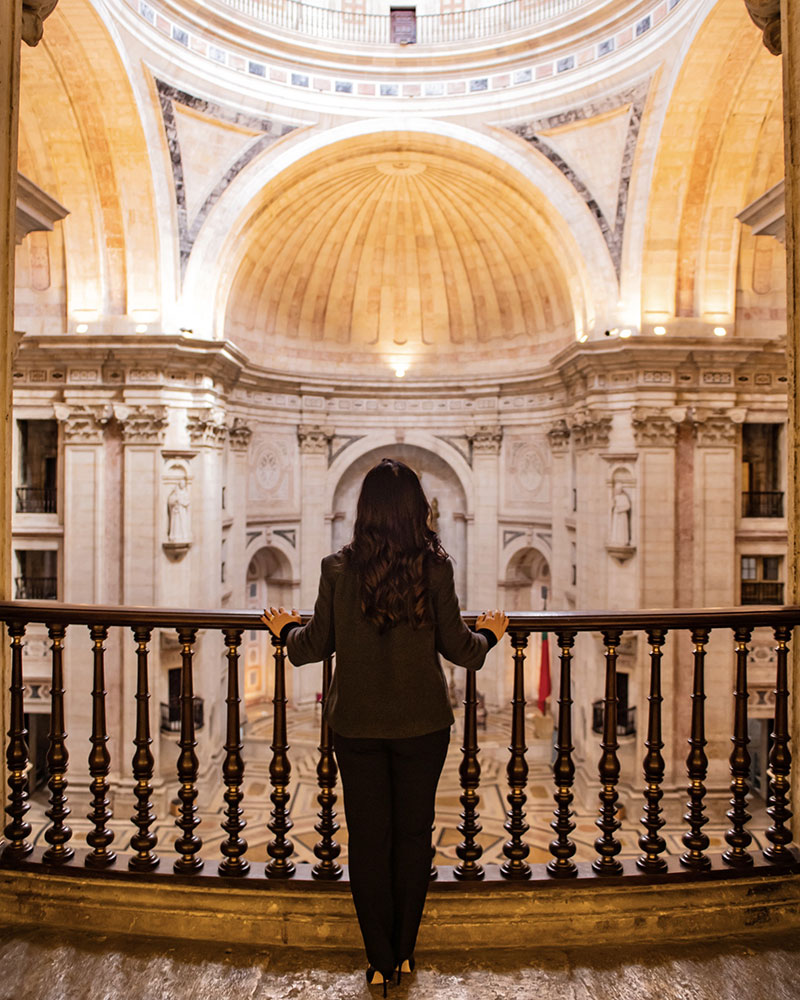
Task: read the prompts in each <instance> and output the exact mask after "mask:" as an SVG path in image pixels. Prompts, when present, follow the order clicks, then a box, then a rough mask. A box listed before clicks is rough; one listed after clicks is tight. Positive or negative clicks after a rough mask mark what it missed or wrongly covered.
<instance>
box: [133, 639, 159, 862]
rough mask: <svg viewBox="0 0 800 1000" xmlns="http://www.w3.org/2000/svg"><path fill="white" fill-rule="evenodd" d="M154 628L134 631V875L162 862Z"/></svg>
mask: <svg viewBox="0 0 800 1000" xmlns="http://www.w3.org/2000/svg"><path fill="white" fill-rule="evenodd" d="M152 631H153V630H152V628H151V627H150V626H149V625H137V626H136V627H135V628H134V629H133V638H134V639H135V641H136V737H135V739H134V741H133V745H134V747H135V750H134V754H133V759H132V761H131V770H132V772H133V778H134V781H135V782H136V785H135V786H134V789H133V794H134V796H135V797H136V812H135V813H134V815H133V816H131V822H132V823H133V825H134V826H136V827H137V828H138V829H137V831H136V833H134V835H133V836H132V837H131V840H130V845H131V849H132V850H134V851H135V852H136V853H135V854H134V855H133V857H131V858H129V859H128V868H130V870H131V871H134V872H151V871H152V870H153V869H154V868H157V867H158V863H159V860H160V859H159V858H158V856H157V855H156V854H155V853H154V852H153V848H154V847H155V846H156V843H157V840H158V838H157V837H156V834H155V833H153V832H152V830H151V829H150V828H151V826H152V825H153V823H155V821H156V817H155V814H154V813H153V810H152V808H151V804H152V798H153V787H152V781H153V765H154V764H155V760H154V758H153V753H152V751H151V749H150V747H151V746H152V743H153V741H152V739H151V737H150V707H149V703H150V691H149V685H148V679H147V644H148V642H150V636H151V634H152Z"/></svg>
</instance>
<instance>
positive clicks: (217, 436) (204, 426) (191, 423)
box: [186, 406, 228, 448]
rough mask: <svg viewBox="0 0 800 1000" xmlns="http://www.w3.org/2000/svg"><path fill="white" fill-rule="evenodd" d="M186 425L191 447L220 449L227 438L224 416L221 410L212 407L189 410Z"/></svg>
mask: <svg viewBox="0 0 800 1000" xmlns="http://www.w3.org/2000/svg"><path fill="white" fill-rule="evenodd" d="M186 424H187V429H188V431H189V440H190V441H191V442H192V444H193V445H208V446H211V447H215V448H221V447H222V445H223V444H224V443H225V440H226V438H227V437H228V428H227V426H226V425H225V419H224V415H223V413H222V411H221V410H218V409H217V408H216V407H213V406H203V407H200V408H199V409H196V410H189V412H188V414H187V421H186Z"/></svg>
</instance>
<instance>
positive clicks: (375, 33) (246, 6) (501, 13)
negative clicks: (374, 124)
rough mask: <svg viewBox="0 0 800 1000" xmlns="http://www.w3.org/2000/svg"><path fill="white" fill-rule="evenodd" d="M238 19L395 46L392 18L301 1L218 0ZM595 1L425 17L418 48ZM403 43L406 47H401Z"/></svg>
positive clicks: (514, 4)
mask: <svg viewBox="0 0 800 1000" xmlns="http://www.w3.org/2000/svg"><path fill="white" fill-rule="evenodd" d="M218 2H219V3H220V4H222V5H223V6H225V7H229V8H231V9H232V10H235V11H236V12H237V13H238V14H244V15H246V16H247V17H252V18H253V19H254V20H257V21H261V22H262V23H264V24H268V25H269V26H270V27H273V28H279V29H282V30H286V31H291V32H296V33H297V34H301V35H306V36H308V37H310V38H315V39H320V40H323V41H344V42H356V43H359V44H362V45H390V44H391V43H392V41H393V39H392V24H391V16H390V15H389V14H366V13H361V12H357V11H349V10H331V9H329V8H327V7H320V6H315V5H313V4H307V3H301V2H299V0H218ZM588 2H590V0H534V2H529V0H508V2H506V3H497V4H490V5H487V6H485V7H478V8H475V9H474V10H460V11H449V12H445V13H441V14H420V15H418V16H417V18H416V28H417V38H416V40H417V44H419V45H447V44H452V43H456V42H470V41H475V40H478V39H483V38H491V37H494V36H496V35H503V34H506V33H508V32H516V31H521V30H522V29H525V28H533V27H535V26H536V25H539V24H543V23H545V22H546V21H551V20H553V19H554V18H557V17H561V16H562V15H564V14H569V13H570V12H571V11H573V10H576V9H577V8H579V7H583V6H585V5H586V4H587V3H588ZM401 44H402V43H401Z"/></svg>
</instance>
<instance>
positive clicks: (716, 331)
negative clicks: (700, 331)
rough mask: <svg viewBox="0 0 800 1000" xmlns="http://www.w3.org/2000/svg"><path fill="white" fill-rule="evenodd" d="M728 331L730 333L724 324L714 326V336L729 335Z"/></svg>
mask: <svg viewBox="0 0 800 1000" xmlns="http://www.w3.org/2000/svg"><path fill="white" fill-rule="evenodd" d="M727 333H728V331H727V330H726V329H725V327H724V326H715V327H714V336H715V337H724V336H726V335H727Z"/></svg>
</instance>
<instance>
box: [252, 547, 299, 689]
mask: <svg viewBox="0 0 800 1000" xmlns="http://www.w3.org/2000/svg"><path fill="white" fill-rule="evenodd" d="M246 574H247V576H246V581H245V594H246V600H247V607H248V609H250V610H260V609H262V608H264V607H266V606H267V605H269V604H274V605H275V606H276V607H278V606H279V605H283V606H284V607H287V608H291V607H292V606H293V604H294V603H295V599H296V593H295V591H296V589H297V588H296V582H295V580H294V578H293V575H292V566H291V562H290V560H289V558H288V557H287V556H286V554H285V553H284V552H282V551H281V550H280V549H279V548H278V547H276V546H274V545H263V544H262V545H261V547H260V548H258V549H256V551H254V552H253V553H252V554H251V555H250V558H249V560H248V563H247V571H246ZM242 646H243V648H242V661H243V664H244V685H243V690H244V702H245V706H246V707H250V706H254V705H257V704H259V703H263V702H267V701H270V700H271V698H272V691H273V685H274V682H275V664H274V660H273V657H272V652H273V650H272V641H271V639H270V635H269V632H268V631H267V630H266V629H252V630H249V631H248V632H246V633H245V636H244V641H243V644H242ZM291 681H292V674H291V672H287V690H288V691H291V686H292V685H291Z"/></svg>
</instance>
